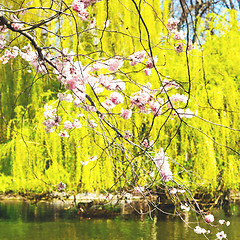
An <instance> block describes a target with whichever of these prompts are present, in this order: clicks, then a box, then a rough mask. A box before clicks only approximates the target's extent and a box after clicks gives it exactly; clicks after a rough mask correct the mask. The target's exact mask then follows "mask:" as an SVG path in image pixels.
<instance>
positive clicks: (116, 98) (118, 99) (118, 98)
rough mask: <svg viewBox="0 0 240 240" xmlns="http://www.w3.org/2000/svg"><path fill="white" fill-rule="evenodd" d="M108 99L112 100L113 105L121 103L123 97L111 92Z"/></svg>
mask: <svg viewBox="0 0 240 240" xmlns="http://www.w3.org/2000/svg"><path fill="white" fill-rule="evenodd" d="M109 100H110V101H112V102H113V103H114V104H115V105H118V104H120V103H123V101H124V97H123V96H122V95H121V94H120V93H118V92H112V93H111V94H110V97H109Z"/></svg>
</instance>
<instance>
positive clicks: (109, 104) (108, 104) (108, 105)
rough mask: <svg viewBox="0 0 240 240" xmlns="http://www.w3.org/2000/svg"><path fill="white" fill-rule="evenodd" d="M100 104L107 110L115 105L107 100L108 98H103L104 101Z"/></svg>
mask: <svg viewBox="0 0 240 240" xmlns="http://www.w3.org/2000/svg"><path fill="white" fill-rule="evenodd" d="M102 106H103V107H104V108H106V109H107V110H111V109H113V108H114V107H115V106H116V105H115V104H114V103H113V102H112V101H111V100H109V99H108V98H106V99H105V101H104V102H103V103H102Z"/></svg>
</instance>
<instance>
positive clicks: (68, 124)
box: [63, 121, 73, 130]
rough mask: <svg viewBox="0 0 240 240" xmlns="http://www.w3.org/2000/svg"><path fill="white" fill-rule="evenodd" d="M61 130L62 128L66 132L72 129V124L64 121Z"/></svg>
mask: <svg viewBox="0 0 240 240" xmlns="http://www.w3.org/2000/svg"><path fill="white" fill-rule="evenodd" d="M63 128H64V129H68V130H71V129H73V124H72V122H70V121H65V122H64V126H63Z"/></svg>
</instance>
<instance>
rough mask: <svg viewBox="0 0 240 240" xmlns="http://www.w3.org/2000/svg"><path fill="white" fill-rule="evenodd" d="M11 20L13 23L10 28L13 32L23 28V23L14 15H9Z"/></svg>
mask: <svg viewBox="0 0 240 240" xmlns="http://www.w3.org/2000/svg"><path fill="white" fill-rule="evenodd" d="M11 19H12V21H13V22H12V24H11V27H12V28H13V29H14V30H19V29H21V28H22V27H23V23H22V22H21V21H20V20H19V19H18V18H17V17H16V16H15V15H11Z"/></svg>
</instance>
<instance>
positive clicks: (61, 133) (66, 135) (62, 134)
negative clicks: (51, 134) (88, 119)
mask: <svg viewBox="0 0 240 240" xmlns="http://www.w3.org/2000/svg"><path fill="white" fill-rule="evenodd" d="M58 135H59V136H60V137H66V138H68V137H69V135H68V133H67V131H66V130H65V131H60V133H59V134H58Z"/></svg>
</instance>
